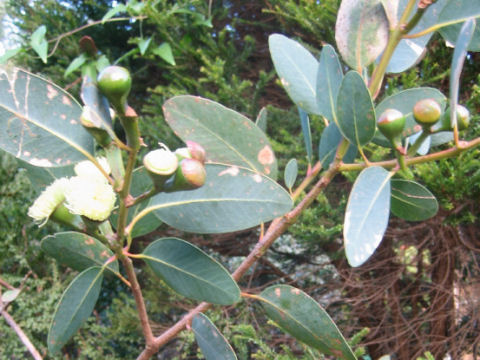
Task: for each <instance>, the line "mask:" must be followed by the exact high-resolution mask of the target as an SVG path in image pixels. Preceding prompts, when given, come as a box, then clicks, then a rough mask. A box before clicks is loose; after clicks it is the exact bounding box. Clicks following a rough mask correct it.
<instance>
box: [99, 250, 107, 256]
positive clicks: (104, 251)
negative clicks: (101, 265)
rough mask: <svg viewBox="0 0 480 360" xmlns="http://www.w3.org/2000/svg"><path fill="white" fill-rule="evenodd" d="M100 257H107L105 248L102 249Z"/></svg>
mask: <svg viewBox="0 0 480 360" xmlns="http://www.w3.org/2000/svg"><path fill="white" fill-rule="evenodd" d="M100 256H101V257H108V252H107V250H103V251H102V253H101V254H100Z"/></svg>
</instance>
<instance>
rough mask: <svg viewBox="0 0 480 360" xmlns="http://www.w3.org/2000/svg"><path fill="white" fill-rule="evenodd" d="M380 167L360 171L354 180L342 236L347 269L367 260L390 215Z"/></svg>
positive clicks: (385, 179) (386, 186)
mask: <svg viewBox="0 0 480 360" xmlns="http://www.w3.org/2000/svg"><path fill="white" fill-rule="evenodd" d="M391 176H392V173H389V172H388V171H387V170H385V169H384V168H382V167H379V166H372V167H369V168H366V169H364V170H363V171H362V172H361V173H360V175H359V176H358V178H357V180H356V181H355V184H354V185H353V188H352V191H351V193H350V196H349V198H348V203H347V209H346V210H345V221H344V228H343V236H344V239H345V252H346V255H347V260H348V262H349V263H350V265H351V266H354V267H356V266H360V265H362V264H363V263H364V262H365V261H367V260H368V258H370V256H371V255H372V254H373V253H374V252H375V250H376V248H377V247H378V245H380V242H381V241H382V238H383V234H384V233H385V230H386V229H387V225H388V218H389V214H390V178H391Z"/></svg>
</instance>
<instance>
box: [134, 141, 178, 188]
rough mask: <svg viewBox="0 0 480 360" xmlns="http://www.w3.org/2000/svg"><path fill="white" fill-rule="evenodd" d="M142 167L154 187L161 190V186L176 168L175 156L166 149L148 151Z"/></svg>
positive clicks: (176, 160)
mask: <svg viewBox="0 0 480 360" xmlns="http://www.w3.org/2000/svg"><path fill="white" fill-rule="evenodd" d="M143 165H144V166H145V169H147V171H148V174H149V175H150V177H151V178H152V180H153V183H154V185H155V187H156V188H157V189H159V190H161V189H162V187H163V184H164V183H165V181H167V180H168V179H169V178H170V177H171V175H172V174H173V173H174V172H175V170H177V168H178V159H177V156H176V155H175V154H174V153H172V152H171V151H170V150H168V149H167V148H161V149H157V150H153V151H150V152H149V153H147V154H146V155H145V156H144V158H143Z"/></svg>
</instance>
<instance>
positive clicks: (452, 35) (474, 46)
mask: <svg viewBox="0 0 480 360" xmlns="http://www.w3.org/2000/svg"><path fill="white" fill-rule="evenodd" d="M476 22H477V26H476V27H475V31H474V33H473V36H472V40H470V44H469V45H468V51H475V52H479V51H480V26H478V22H479V20H478V18H477V19H476ZM462 26H463V23H459V24H454V25H450V26H447V27H444V28H441V29H440V31H439V32H440V34H442V36H443V37H444V38H445V40H446V41H448V42H449V43H450V44H455V43H456V41H457V39H458V35H459V33H460V30H461V28H462ZM0 64H1V60H0Z"/></svg>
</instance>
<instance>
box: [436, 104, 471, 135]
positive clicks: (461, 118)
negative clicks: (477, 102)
mask: <svg viewBox="0 0 480 360" xmlns="http://www.w3.org/2000/svg"><path fill="white" fill-rule="evenodd" d="M468 125H470V111H468V109H467V108H466V107H465V106H462V105H457V127H458V130H465V129H467V128H468ZM452 129H453V125H452V121H451V118H450V108H448V109H447V111H445V114H444V115H443V117H442V124H441V128H440V131H451V130H452Z"/></svg>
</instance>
